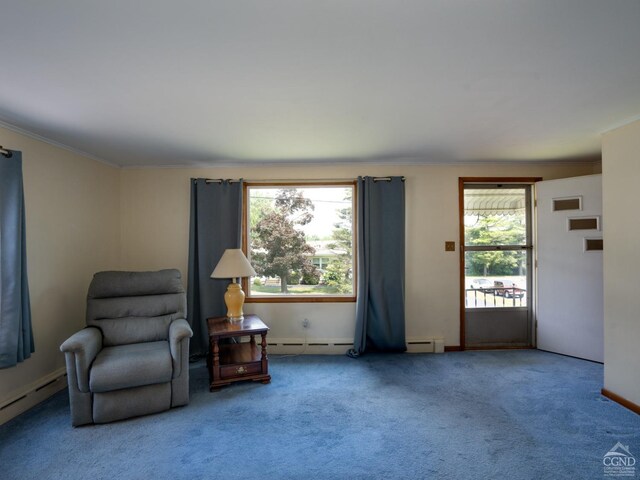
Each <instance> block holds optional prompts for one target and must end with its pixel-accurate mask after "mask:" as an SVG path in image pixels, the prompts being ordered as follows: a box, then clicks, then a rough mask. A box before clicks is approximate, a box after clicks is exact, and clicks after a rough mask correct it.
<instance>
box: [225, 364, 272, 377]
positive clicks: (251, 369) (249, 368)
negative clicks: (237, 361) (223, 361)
mask: <svg viewBox="0 0 640 480" xmlns="http://www.w3.org/2000/svg"><path fill="white" fill-rule="evenodd" d="M256 373H262V363H260V362H257V363H245V364H242V365H221V366H220V377H221V378H222V379H225V378H233V377H242V376H245V375H254V374H256Z"/></svg>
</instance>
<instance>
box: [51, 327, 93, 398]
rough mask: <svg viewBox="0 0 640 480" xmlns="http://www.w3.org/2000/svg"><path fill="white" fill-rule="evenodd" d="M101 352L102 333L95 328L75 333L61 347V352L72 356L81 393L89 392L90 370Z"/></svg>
mask: <svg viewBox="0 0 640 480" xmlns="http://www.w3.org/2000/svg"><path fill="white" fill-rule="evenodd" d="M100 350H102V332H100V330H99V329H97V328H95V327H87V328H84V329H82V330H80V331H79V332H76V333H74V334H73V335H71V337H69V338H68V339H67V340H65V342H64V343H63V344H62V345H60V351H61V352H64V353H65V354H67V356H72V359H73V366H74V367H75V371H76V381H77V384H78V389H79V390H80V391H81V392H88V391H89V369H90V368H91V364H92V363H93V361H94V360H95V358H96V356H97V355H98V353H99V352H100ZM68 367H69V364H68V363H67V370H69V368H68ZM67 373H70V372H67Z"/></svg>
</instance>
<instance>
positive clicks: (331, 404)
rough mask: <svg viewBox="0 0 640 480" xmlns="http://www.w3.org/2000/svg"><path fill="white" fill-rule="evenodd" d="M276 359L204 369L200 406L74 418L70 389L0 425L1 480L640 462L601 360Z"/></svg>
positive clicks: (534, 475)
mask: <svg viewBox="0 0 640 480" xmlns="http://www.w3.org/2000/svg"><path fill="white" fill-rule="evenodd" d="M270 370H271V374H272V377H273V380H272V382H271V384H270V385H262V384H259V383H242V384H236V385H234V386H231V387H227V388H225V389H222V390H221V391H219V392H217V393H209V391H208V388H207V372H206V369H205V367H204V365H203V364H202V363H197V364H193V365H192V369H191V403H190V405H189V406H187V407H183V408H178V409H173V410H171V411H168V412H165V413H162V414H158V415H152V416H146V417H141V418H136V419H131V420H127V421H123V422H117V423H113V424H109V425H96V426H87V427H81V428H75V429H74V428H72V427H71V426H70V421H69V405H68V399H67V394H66V391H63V392H60V393H59V394H57V395H55V396H53V397H51V398H50V399H49V400H47V401H45V402H43V403H42V404H40V405H38V406H37V407H35V408H34V409H32V410H30V411H29V412H26V413H25V414H23V415H21V416H19V417H17V418H15V419H14V420H12V421H10V422H9V423H7V424H5V425H3V426H0V478H1V479H3V480H13V479H20V480H28V479H38V480H44V479H83V480H86V479H107V478H109V479H141V480H142V479H154V480H162V479H191V480H196V479H240V478H241V479H427V478H445V479H467V478H469V479H510V480H517V479H560V478H570V479H592V478H593V479H602V478H604V474H603V463H602V459H603V456H604V454H605V453H606V452H607V451H608V450H609V449H611V448H612V447H613V446H614V445H615V444H616V443H617V442H618V441H619V442H621V443H622V444H624V445H628V446H629V450H630V451H631V453H632V454H634V455H635V456H636V458H637V459H638V460H640V416H638V415H636V414H634V413H632V412H630V411H628V410H626V409H624V408H622V407H621V406H619V405H617V404H616V403H614V402H611V401H609V400H607V399H606V398H604V397H602V396H601V395H600V388H601V387H602V373H603V367H602V365H599V364H596V363H591V362H586V361H581V360H577V359H573V358H568V357H563V356H559V355H553V354H550V353H545V352H540V351H535V350H529V351H527V350H525V351H503V352H460V353H446V354H443V355H434V354H428V355H408V354H405V355H401V354H400V355H367V356H364V357H361V358H360V359H356V360H354V359H350V358H347V357H343V356H300V357H280V358H279V357H277V356H272V357H271V360H270ZM638 463H640V461H639V462H638ZM636 473H637V474H640V466H637V467H636Z"/></svg>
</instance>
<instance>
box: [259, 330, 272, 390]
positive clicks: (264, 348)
mask: <svg viewBox="0 0 640 480" xmlns="http://www.w3.org/2000/svg"><path fill="white" fill-rule="evenodd" d="M260 336H261V337H262V342H261V346H262V373H264V374H265V375H266V374H267V373H269V358H268V356H267V333H266V332H263V333H261V334H260ZM269 382H270V379H269V380H263V382H262V383H269Z"/></svg>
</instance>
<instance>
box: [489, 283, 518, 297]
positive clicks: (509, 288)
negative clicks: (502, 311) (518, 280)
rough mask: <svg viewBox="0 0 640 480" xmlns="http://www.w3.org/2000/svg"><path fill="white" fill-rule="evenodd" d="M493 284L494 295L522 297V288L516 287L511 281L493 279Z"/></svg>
mask: <svg viewBox="0 0 640 480" xmlns="http://www.w3.org/2000/svg"><path fill="white" fill-rule="evenodd" d="M505 284H506V285H505ZM509 284H511V285H509ZM493 286H494V292H495V295H498V296H500V297H504V298H522V297H524V290H523V289H521V288H519V287H517V286H516V284H515V283H513V282H506V281H503V280H494V282H493Z"/></svg>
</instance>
